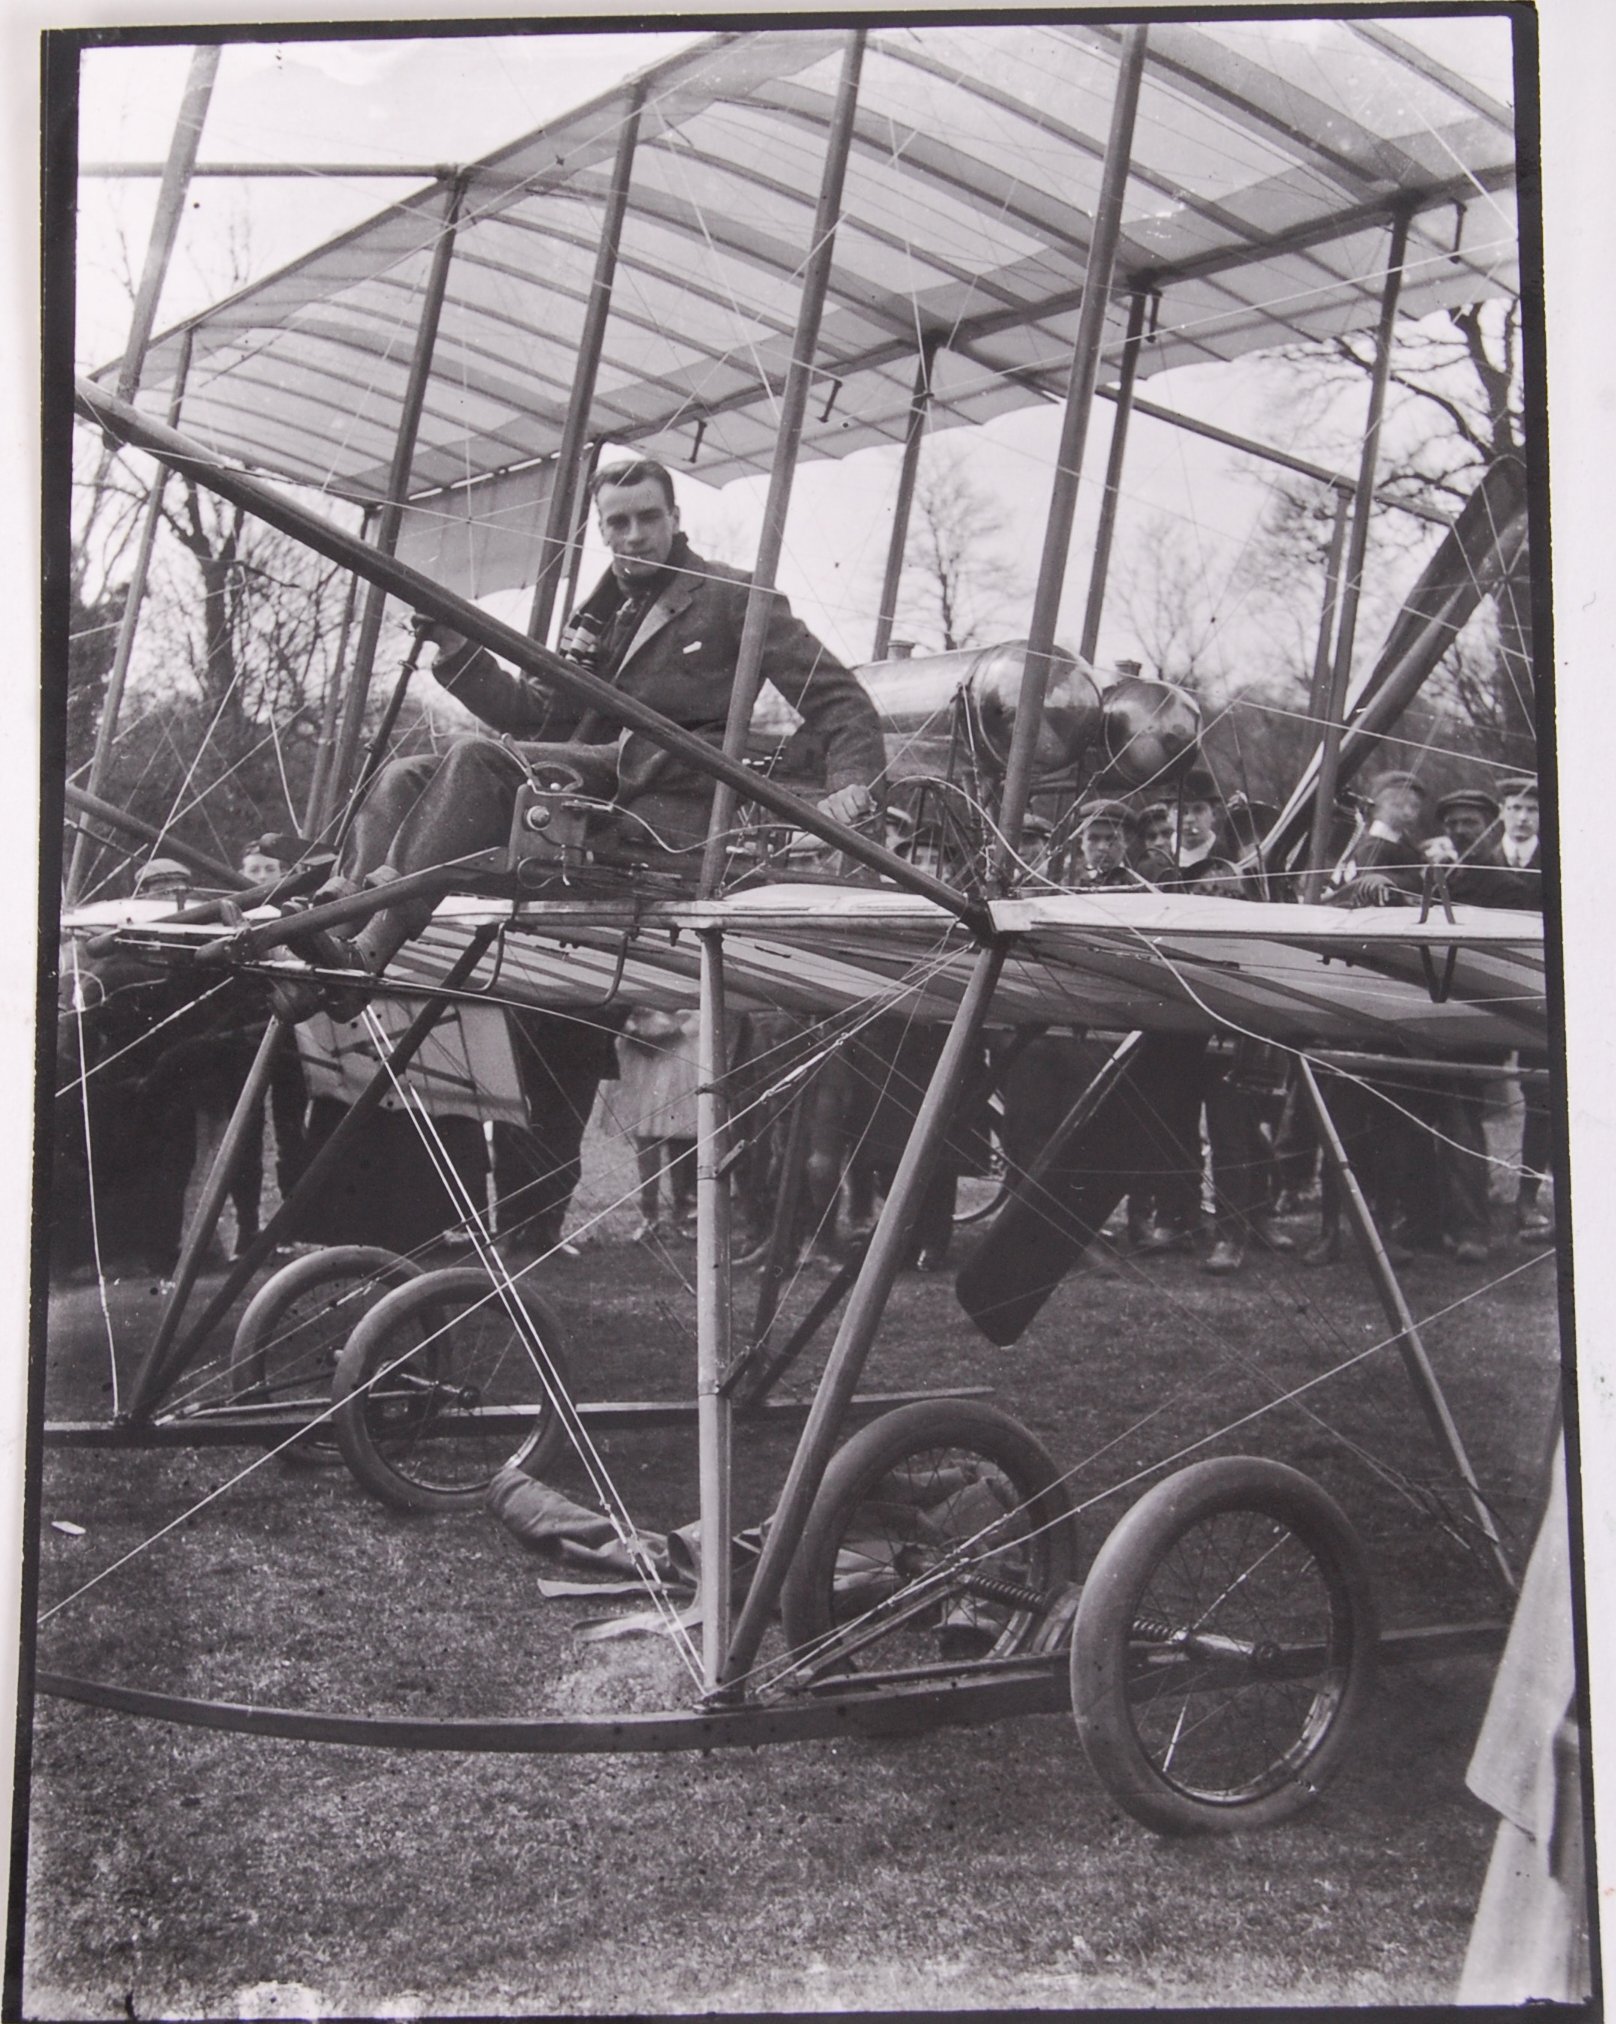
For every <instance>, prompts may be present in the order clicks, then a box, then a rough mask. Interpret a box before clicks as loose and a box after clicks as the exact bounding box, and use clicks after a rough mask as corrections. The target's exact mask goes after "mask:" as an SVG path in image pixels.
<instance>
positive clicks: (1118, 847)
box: [1082, 821, 1128, 872]
mask: <svg viewBox="0 0 1616 2024" xmlns="http://www.w3.org/2000/svg"><path fill="white" fill-rule="evenodd" d="M1082 848H1083V865H1084V869H1085V870H1087V871H1091V872H1102V871H1115V870H1116V869H1117V867H1118V865H1120V864H1121V863H1122V861H1123V859H1124V858H1125V857H1126V856H1127V855H1128V840H1127V838H1126V837H1125V836H1124V835H1123V832H1122V825H1121V823H1119V822H1103V821H1102V822H1091V823H1089V825H1088V826H1087V828H1085V830H1084V831H1083V836H1082Z"/></svg>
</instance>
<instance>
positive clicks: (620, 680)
mask: <svg viewBox="0 0 1616 2024" xmlns="http://www.w3.org/2000/svg"><path fill="white" fill-rule="evenodd" d="M591 489H592V492H593V497H594V501H595V508H596V512H597V515H598V517H599V523H600V531H601V535H602V538H603V539H604V541H605V543H606V546H607V548H608V549H609V550H610V552H611V558H612V560H611V566H610V568H609V569H608V570H607V572H606V573H605V575H604V576H603V577H602V578H601V580H600V582H599V583H597V584H596V585H595V587H594V589H593V590H592V591H590V593H589V595H588V596H587V597H586V598H585V599H584V601H583V603H582V604H581V605H580V606H579V607H578V609H577V610H576V611H575V612H574V613H573V615H572V617H571V619H570V620H569V622H568V624H567V626H566V627H565V629H564V630H563V633H562V637H561V642H560V647H561V652H562V653H563V654H565V655H566V656H568V657H569V658H570V659H572V660H575V661H577V662H578V663H579V664H580V665H583V666H587V667H588V668H589V670H590V671H591V672H592V673H593V674H595V675H597V676H599V677H600V678H601V679H602V680H604V681H607V682H610V683H611V684H613V686H615V687H618V688H621V689H622V691H623V693H624V694H625V695H629V696H633V697H634V698H636V699H637V700H638V701H640V702H642V703H646V704H649V705H650V706H651V707H652V708H653V709H656V710H659V711H661V712H662V714H663V715H664V716H666V717H668V718H670V719H671V720H672V721H673V722H674V723H675V724H678V725H680V726H682V727H683V728H684V729H686V730H689V731H694V732H696V733H697V734H698V735H699V736H700V737H702V738H704V739H705V740H707V741H708V742H709V743H711V744H712V745H713V746H715V747H717V746H719V745H721V744H722V741H723V734H724V724H725V719H726V717H727V714H728V711H729V703H730V693H731V690H732V689H733V687H734V680H735V668H736V662H737V660H738V659H739V656H740V644H741V629H742V625H743V622H744V619H745V615H746V607H747V598H748V590H749V584H748V579H747V578H746V577H745V576H744V575H743V574H742V573H741V572H740V571H738V570H733V569H727V568H725V567H724V566H723V565H721V564H719V563H714V562H707V561H704V560H703V559H702V557H701V556H699V555H697V554H696V552H695V551H694V550H693V549H692V548H691V546H690V544H689V542H688V541H687V540H686V538H685V536H684V534H683V532H682V531H681V529H680V526H679V510H678V506H677V504H676V502H675V498H674V489H673V479H672V477H671V475H670V474H669V473H668V471H667V470H666V469H665V468H664V467H663V466H662V465H661V464H658V463H653V462H652V461H650V460H649V459H647V458H640V459H637V460H635V461H633V462H629V463H619V464H612V465H609V466H608V467H607V468H605V469H604V470H602V471H600V472H598V473H597V474H596V476H595V478H594V481H593V484H592V488H591ZM767 625H768V630H767V634H766V638H765V642H764V649H763V662H762V675H763V678H764V679H765V680H767V681H770V682H772V683H773V684H774V686H775V687H776V688H777V689H778V690H779V691H780V692H781V693H782V694H783V695H784V696H785V697H786V699H787V700H788V701H789V702H790V703H791V704H792V705H794V707H795V708H796V709H797V710H799V711H800V712H801V714H802V716H803V719H804V721H805V722H806V723H807V724H808V725H809V726H810V728H811V729H812V730H813V731H814V732H816V733H817V734H818V735H819V736H820V738H821V739H822V740H823V743H824V747H825V752H826V784H827V792H826V794H825V796H824V798H823V799H822V800H821V801H820V803H819V806H820V808H821V809H822V810H823V812H824V813H826V814H828V815H831V816H833V817H835V818H836V819H838V820H839V821H843V822H848V823H855V824H864V823H868V822H871V821H873V820H874V818H875V814H876V804H875V799H874V796H873V794H872V792H871V789H872V787H873V786H874V785H875V784H876V782H877V781H878V780H879V779H880V776H881V773H882V770H883V768H884V766H885V761H886V755H885V750H884V747H883V744H882V738H881V729H880V723H879V720H878V718H877V716H876V712H875V706H874V704H873V703H872V702H871V700H870V698H869V696H868V694H867V693H866V691H865V690H864V688H863V686H862V685H861V684H860V682H859V681H858V678H857V677H856V676H855V675H853V674H852V673H851V672H850V671H849V670H848V669H847V668H845V667H843V666H842V664H841V662H840V661H838V660H836V659H835V658H834V656H832V655H831V654H830V653H829V652H828V651H827V650H826V649H825V648H824V647H823V646H822V645H821V644H820V642H819V641H818V640H816V639H815V638H814V636H813V634H812V633H810V632H809V631H808V629H807V627H806V626H804V625H803V624H802V622H801V621H800V620H799V619H797V618H796V617H794V616H793V614H792V611H791V607H790V606H789V605H788V604H787V602H786V600H785V599H784V598H783V597H782V596H780V595H779V594H778V593H775V594H772V595H771V598H770V602H769V611H768V621H767ZM418 630H419V631H420V633H421V636H422V637H423V638H424V639H425V640H426V641H427V642H428V643H430V644H431V645H433V646H435V647H436V648H437V658H436V661H435V664H434V666H433V669H432V672H433V674H434V676H435V677H436V679H437V680H438V681H439V682H441V683H442V685H443V686H444V688H446V689H447V690H448V691H449V693H450V694H451V695H453V696H456V697H458V699H459V700H460V701H461V702H462V703H464V704H465V705H466V706H467V708H468V709H470V710H471V711H472V712H473V713H474V714H475V715H476V716H478V717H480V718H481V719H482V721H483V722H484V723H485V724H487V725H488V726H489V727H490V729H491V730H492V731H494V732H498V733H504V734H507V736H506V738H505V740H504V741H503V742H502V741H501V740H499V739H496V738H493V737H478V736H471V737H466V738H460V739H457V740H456V741H455V742H454V743H453V744H452V745H450V746H449V748H448V750H447V751H445V752H443V753H442V754H427V755H424V756H421V757H416V758H409V759H399V760H394V761H392V762H391V763H390V764H389V765H387V766H385V767H384V768H383V769H382V771H381V772H380V773H379V774H378V776H377V778H376V781H375V783H374V785H373V786H372V788H371V790H370V792H369V794H368V795H367V796H366V798H365V801H364V803H363V805H362V807H361V808H360V811H359V814H358V816H357V818H356V820H355V822H354V825H353V829H352V831H351V833H350V835H349V838H348V843H347V845H346V847H345V849H344V852H343V860H342V864H341V867H340V872H341V877H340V879H339V880H338V881H337V882H336V883H335V884H334V885H333V886H332V887H329V888H327V893H326V896H331V895H332V894H333V893H336V892H346V891H352V890H355V889H356V888H357V886H358V885H359V884H360V883H363V882H367V881H368V882H369V883H372V884H384V883H387V882H390V881H391V880H392V879H395V878H397V877H399V876H400V875H402V874H403V873H406V872H413V871H421V870H424V869H427V868H429V867H432V866H437V865H448V864H453V863H455V862H456V861H457V860H460V859H463V858H466V857H469V856H472V855H474V854H475V853H477V852H479V851H483V850H487V849H490V848H493V847H497V846H499V845H502V844H504V843H505V842H506V840H507V838H508V837H509V834H510V827H511V814H512V809H513V806H514V803H515V799H516V794H517V790H518V788H519V786H520V785H521V783H522V781H523V779H524V777H525V773H524V765H523V757H522V753H523V746H522V744H521V743H516V744H514V745H513V744H512V743H511V742H510V741H511V740H512V739H515V740H521V741H529V740H531V741H537V742H540V743H542V744H543V745H545V746H548V747H550V748H552V753H551V755H549V756H553V747H554V746H555V745H556V744H558V743H566V744H570V745H572V746H574V747H577V746H586V747H589V748H592V752H591V753H590V754H586V755H585V759H586V762H587V760H588V759H589V758H590V757H592V756H593V755H594V754H595V753H598V755H599V761H600V763H599V765H598V767H594V766H587V765H586V769H585V770H586V772H587V773H588V774H589V775H590V776H591V777H592V781H593V783H594V784H596V785H597V786H598V789H599V791H600V792H601V793H602V795H603V798H609V799H610V800H611V801H612V802H613V804H614V805H615V807H616V808H617V809H618V810H619V811H620V812H621V816H620V819H621V820H622V822H623V824H624V826H625V829H626V831H627V840H628V843H629V847H630V848H631V849H633V850H634V851H635V852H636V853H638V852H640V851H641V850H642V849H643V851H644V854H645V856H646V857H647V858H648V859H650V860H651V861H652V862H660V863H661V864H663V865H673V864H678V865H692V864H693V863H694V862H695V861H696V857H697V855H698V854H699V851H700V847H701V844H702V841H703V839H704V837H705V834H706V828H707V820H708V813H709V810H710V807H711V803H712V796H713V783H712V780H711V779H710V778H709V777H708V776H707V775H705V774H703V773H702V772H700V771H699V770H698V769H697V768H696V767H694V766H692V765H691V764H690V763H689V762H688V761H686V760H682V759H678V758H675V757H673V756H672V755H671V754H669V753H667V752H664V751H663V750H661V749H660V748H659V747H658V746H656V745H655V744H654V743H653V742H652V741H651V740H650V739H649V738H647V737H646V736H645V735H644V734H643V733H641V732H638V731H622V730H620V729H619V727H618V726H617V725H615V724H614V723H613V722H612V721H611V720H610V719H608V718H606V717H605V716H603V715H601V714H599V713H598V712H596V711H594V710H587V709H581V708H580V707H579V705H578V704H576V703H574V702H572V701H570V700H569V699H568V698H566V697H564V696H560V695H557V694H554V693H552V692H551V691H550V690H548V689H546V688H545V687H544V686H543V685H542V684H540V683H539V682H536V681H533V680H530V679H529V678H528V677H527V676H525V675H519V674H513V673H511V672H510V671H509V670H508V669H506V668H503V667H501V666H500V664H499V663H498V661H496V660H495V659H494V657H493V656H492V655H491V654H489V653H487V652H485V651H484V650H483V649H482V648H480V647H477V646H475V645H473V644H472V643H471V642H470V641H468V640H467V639H465V638H464V637H463V635H461V634H460V633H458V632H456V631H455V630H454V629H453V628H452V627H450V626H447V625H444V624H441V623H438V622H436V621H431V622H424V623H421V624H420V625H419V627H418ZM431 912H432V902H431V901H430V900H419V899H417V900H411V901H407V902H404V903H402V904H400V905H399V906H396V907H389V908H386V909H384V910H383V911H382V912H380V913H378V914H376V915H375V916H374V917H373V918H372V919H371V920H370V921H369V922H368V923H367V924H366V925H365V926H364V927H363V928H361V929H360V931H359V932H358V933H357V934H356V935H355V936H354V937H353V940H352V941H351V943H347V944H346V945H345V946H344V950H343V953H344V954H345V955H346V956H347V957H348V959H349V961H350V962H351V963H352V965H353V967H354V968H355V969H357V970H358V971H361V972H366V973H369V974H370V975H376V974H378V973H379V972H380V971H382V970H383V969H385V967H386V965H387V964H388V963H389V962H390V961H391V959H392V957H393V955H394V954H395V953H396V952H397V950H398V949H399V948H400V947H401V946H402V945H403V943H404V942H406V941H408V940H409V939H410V938H411V937H412V936H413V935H416V934H419V933H420V931H421V930H422V928H424V927H425V925H426V923H427V921H428V920H429V919H430V918H431ZM277 990H278V991H280V992H282V993H290V994H291V997H289V998H288V1001H287V1005H286V1009H287V1010H288V1011H290V1012H291V1014H292V1016H294V1017H298V1016H301V1017H307V1016H308V1011H309V1010H312V1009H314V1008H313V1006H312V1005H307V1004H306V1000H307V996H308V994H307V992H306V990H304V988H303V987H302V986H301V985H279V986H277ZM294 999H295V1000H297V1001H298V1003H297V1004H294V1003H293V1000H294ZM299 1004H301V1005H303V1007H304V1009H301V1010H300V1009H298V1006H299Z"/></svg>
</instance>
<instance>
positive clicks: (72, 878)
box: [65, 329, 193, 906]
mask: <svg viewBox="0 0 1616 2024" xmlns="http://www.w3.org/2000/svg"><path fill="white" fill-rule="evenodd" d="M192 338H193V333H192V332H191V331H190V330H189V329H187V331H186V332H185V335H184V337H183V338H182V339H181V341H180V358H179V364H178V366H177V367H176V368H175V371H174V390H173V392H172V394H171V395H170V397H169V403H168V426H169V427H170V428H173V427H174V426H175V424H176V423H177V422H178V421H179V418H180V406H181V404H182V402H183V401H184V399H185V382H186V380H187V379H188V378H189V377H190V372H191V345H192ZM167 484H168V466H167V465H166V464H159V465H158V466H157V471H156V475H155V476H154V477H153V479H152V484H151V490H150V491H149V492H148V493H147V494H146V511H145V516H144V518H143V519H142V521H141V523H140V542H139V545H138V546H137V548H136V549H135V560H134V566H133V568H132V569H131V570H130V572H129V586H128V588H127V589H126V590H125V592H124V597H123V610H122V611H121V612H120V613H119V615H118V643H117V645H116V647H115V648H114V649H113V654H112V667H111V669H110V670H109V672H108V674H107V693H106V696H105V698H104V699H103V701H102V704H101V722H100V723H99V724H98V725H97V727H96V733H95V751H94V753H93V754H92V755H91V759H90V777H89V780H88V781H87V782H86V783H85V790H86V792H87V793H90V794H99V793H100V792H101V790H102V788H103V787H104V786H105V785H106V778H107V768H108V767H109V766H110V764H111V763H112V745H113V740H114V738H115V737H116V736H117V731H118V715H119V712H120V711H121V710H122V708H123V690H124V683H125V682H126V681H127V679H128V676H129V662H130V659H131V657H132V656H133V654H134V651H135V635H136V634H137V633H138V632H139V630H140V607H141V605H142V604H143V603H144V601H145V597H146V582H147V579H148V577H149V576H150V575H151V559H152V550H153V548H154V547H155V546H156V543H157V530H158V528H159V527H160V526H161V525H162V520H163V492H164V489H165V487H166V486H167ZM91 847H92V846H91V840H90V838H89V836H88V835H87V834H86V833H85V832H84V831H83V830H80V832H79V834H78V836H77V837H76V838H75V839H74V843H73V857H72V861H71V863H70V864H69V865H68V870H67V890H66V894H65V903H66V904H67V905H68V906H72V905H73V904H74V902H75V901H76V900H77V899H78V897H79V894H80V892H81V891H82V890H83V887H84V882H85V880H86V879H87V878H88V876H89V871H90V865H89V854H90V850H91Z"/></svg>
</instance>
